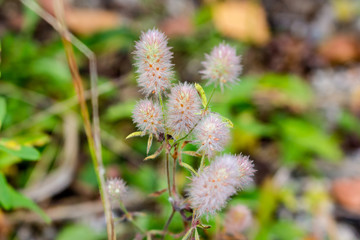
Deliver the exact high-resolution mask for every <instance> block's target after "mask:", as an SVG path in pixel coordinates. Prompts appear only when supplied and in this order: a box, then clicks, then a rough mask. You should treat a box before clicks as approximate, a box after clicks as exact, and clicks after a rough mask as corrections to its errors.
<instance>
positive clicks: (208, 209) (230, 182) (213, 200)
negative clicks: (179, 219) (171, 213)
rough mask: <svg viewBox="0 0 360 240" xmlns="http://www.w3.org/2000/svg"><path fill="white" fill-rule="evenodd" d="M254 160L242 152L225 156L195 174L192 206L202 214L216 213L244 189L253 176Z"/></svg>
mask: <svg viewBox="0 0 360 240" xmlns="http://www.w3.org/2000/svg"><path fill="white" fill-rule="evenodd" d="M254 172H255V170H254V168H253V164H252V162H251V161H250V160H249V158H248V157H244V156H242V155H238V156H236V155H229V154H226V155H223V156H219V157H216V158H215V160H214V161H213V162H212V163H211V164H210V166H208V167H206V168H205V169H204V170H203V171H202V172H201V173H200V174H199V175H198V176H194V177H193V179H192V182H191V183H190V187H189V189H188V191H187V192H188V197H189V201H190V204H191V207H192V208H193V209H194V210H195V211H196V212H197V214H198V215H199V216H202V215H207V216H209V215H213V214H215V213H216V212H217V211H219V210H221V209H222V208H223V207H224V206H225V205H226V203H227V201H228V199H229V198H230V197H231V196H232V195H234V194H235V193H236V192H237V191H238V190H240V189H242V188H244V187H245V186H246V185H247V184H248V183H249V182H250V181H251V177H252V176H253V175H254Z"/></svg>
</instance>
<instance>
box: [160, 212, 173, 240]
mask: <svg viewBox="0 0 360 240" xmlns="http://www.w3.org/2000/svg"><path fill="white" fill-rule="evenodd" d="M175 212H176V211H175V209H174V208H173V209H172V212H171V214H170V217H169V218H168V220H167V221H166V224H165V227H164V236H163V239H164V238H165V236H166V233H167V231H168V228H169V225H170V223H171V220H172V218H173V217H174V215H175Z"/></svg>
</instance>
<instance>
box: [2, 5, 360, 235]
mask: <svg viewBox="0 0 360 240" xmlns="http://www.w3.org/2000/svg"><path fill="white" fill-rule="evenodd" d="M24 2H28V3H29V2H34V1H32V0H30V1H26V0H24ZM35 2H36V1H35ZM54 2H55V1H53V0H39V1H37V3H38V4H39V6H41V8H43V9H45V10H46V11H47V12H48V13H49V14H50V15H54V13H55V10H56V9H55V10H54ZM64 19H65V22H66V24H67V26H68V28H69V29H70V30H71V31H72V32H73V33H74V34H75V35H76V36H77V37H79V39H80V40H81V41H82V42H83V43H84V44H85V45H86V46H88V47H89V48H90V49H91V50H92V51H94V53H95V54H96V57H97V69H98V73H99V85H98V90H99V108H100V120H101V139H102V141H103V146H102V150H103V159H104V164H105V167H106V174H107V176H108V177H122V178H123V179H124V180H125V181H126V182H127V183H128V186H129V189H130V190H129V194H128V195H127V197H126V205H127V206H128V208H129V209H130V210H131V211H135V212H137V215H138V217H137V218H136V219H137V222H138V223H139V225H141V226H142V227H144V228H146V229H162V228H163V226H164V223H165V221H166V219H167V218H168V216H169V214H170V213H171V207H170V205H169V203H168V200H167V196H166V194H162V195H160V196H158V197H154V196H153V195H151V194H152V193H154V192H156V191H159V190H161V189H163V188H165V187H166V179H165V175H164V168H163V162H162V161H163V159H162V158H157V159H155V160H151V161H147V162H144V161H143V159H144V158H145V157H146V141H147V139H146V138H135V139H130V140H125V137H126V136H127V135H128V134H129V133H131V132H134V131H136V130H135V127H134V125H133V123H132V120H131V112H132V108H133V106H134V104H135V102H136V101H137V100H138V99H139V98H141V97H142V96H141V94H140V93H139V92H138V88H137V85H136V76H135V74H134V68H133V66H132V64H133V59H132V54H131V52H132V51H133V50H134V41H136V40H137V39H138V38H139V36H140V33H141V31H144V30H147V29H151V28H154V27H156V28H159V29H160V30H161V31H164V32H165V33H166V34H167V35H168V36H169V38H170V39H169V45H170V46H171V47H172V51H173V52H174V60H173V62H174V63H175V70H176V79H177V80H179V81H188V82H198V83H202V81H201V79H200V75H199V73H198V72H199V70H200V69H201V61H202V60H204V54H205V53H209V52H210V51H211V49H212V48H213V47H214V46H215V45H217V44H219V43H221V42H222V41H226V42H228V43H229V44H230V45H232V46H234V47H235V48H236V49H237V51H238V53H240V54H241V55H242V63H243V66H244V73H243V74H242V76H241V80H242V81H241V82H240V83H239V84H237V85H235V86H231V87H230V88H227V89H225V91H224V93H221V92H220V91H218V92H216V93H215V95H214V98H213V102H212V105H211V109H212V110H213V111H217V112H219V113H220V114H222V115H223V116H225V117H227V118H229V119H231V121H232V122H233V123H234V128H233V129H232V138H233V141H232V142H231V144H229V146H228V148H227V149H226V151H227V152H232V153H240V152H242V153H244V154H248V155H250V157H251V159H253V160H254V163H255V168H256V169H257V172H256V177H255V182H254V184H253V185H252V186H251V187H250V188H249V189H246V190H245V191H242V192H241V193H240V194H238V195H237V196H236V197H233V198H232V200H231V201H230V202H229V205H228V207H227V208H226V209H225V210H224V211H222V212H221V213H220V214H219V215H218V216H217V217H214V218H212V219H209V224H210V225H212V226H213V227H212V228H210V229H208V230H206V231H201V232H200V234H201V238H203V239H259V240H262V239H273V240H292V239H294V240H295V239H303V240H305V239H306V240H320V239H331V240H333V239H341V240H358V239H360V119H359V117H360V64H359V60H360V41H359V40H360V1H358V0H302V1H297V0H262V1H261V0H243V1H240V0H239V1H235V0H233V1H216V0H202V1H201V0H182V1H180V0H71V1H65V11H64ZM0 36H1V55H2V59H1V80H0V96H1V98H0V127H1V130H0V207H1V208H0V239H1V240H3V239H18V240H30V239H36V240H37V239H39V240H45V239H56V240H72V239H74V240H77V239H87V240H101V239H106V228H105V220H104V217H103V208H102V205H101V202H100V199H99V194H98V188H97V181H96V177H95V173H94V170H93V166H92V163H91V158H90V154H89V148H88V145H87V139H86V136H85V133H84V126H83V122H82V119H81V116H80V113H79V112H80V111H79V107H78V101H77V97H76V93H75V90H74V86H73V83H72V78H71V74H70V71H69V68H68V65H67V61H66V56H65V51H64V46H63V44H62V41H61V37H60V35H59V33H57V32H56V31H55V30H54V29H53V28H52V27H51V26H50V25H49V24H48V23H46V22H45V21H44V20H43V19H42V18H41V17H39V16H38V15H37V14H35V13H34V12H33V11H31V10H30V9H29V8H27V7H26V6H24V5H23V4H22V2H21V1H19V0H0ZM75 56H76V60H77V63H78V65H79V69H80V73H81V74H82V77H83V79H84V85H85V88H86V89H89V87H90V82H89V60H88V59H87V58H86V57H85V56H84V54H82V53H81V52H79V51H77V50H75ZM209 90H211V89H209V88H205V91H206V92H207V93H209ZM85 97H86V98H87V99H89V98H90V93H89V91H86V93H85ZM89 106H90V105H89ZM157 144H158V143H157ZM190 148H191V147H190ZM153 149H156V148H153ZM190 150H191V149H190ZM183 161H185V162H187V163H189V164H192V165H193V166H197V165H198V164H199V163H198V162H197V161H198V160H197V159H195V158H192V157H189V156H188V157H185V156H184V159H183ZM186 176H189V174H188V172H186V171H184V170H183V169H181V170H178V172H177V176H176V177H177V179H178V183H179V185H180V189H184V187H185V186H186V183H187V181H188V180H187V179H186ZM9 196H11V197H9ZM41 209H42V210H41ZM29 210H31V211H29ZM118 214H119V216H120V217H121V213H118ZM47 216H48V217H50V218H51V219H52V223H51V224H46V223H45V221H46V220H47ZM116 228H117V231H118V239H133V237H134V229H133V228H132V227H131V226H130V225H128V223H126V222H122V221H121V220H119V221H117V222H116ZM169 229H170V231H172V232H174V233H180V232H181V231H182V230H183V225H182V221H181V217H180V216H178V214H177V215H176V216H175V218H174V220H173V222H172V223H171V225H170V228H169ZM174 238H175V237H167V238H166V239H174Z"/></svg>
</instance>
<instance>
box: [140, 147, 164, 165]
mask: <svg viewBox="0 0 360 240" xmlns="http://www.w3.org/2000/svg"><path fill="white" fill-rule="evenodd" d="M163 148H164V144H162V145H161V146H160V147H159V148H158V150H156V152H155V153H153V154H151V155H150V156H147V157H146V158H145V159H144V161H146V160H150V159H154V158H156V157H157V156H159V155H160V153H161V152H162V149H163Z"/></svg>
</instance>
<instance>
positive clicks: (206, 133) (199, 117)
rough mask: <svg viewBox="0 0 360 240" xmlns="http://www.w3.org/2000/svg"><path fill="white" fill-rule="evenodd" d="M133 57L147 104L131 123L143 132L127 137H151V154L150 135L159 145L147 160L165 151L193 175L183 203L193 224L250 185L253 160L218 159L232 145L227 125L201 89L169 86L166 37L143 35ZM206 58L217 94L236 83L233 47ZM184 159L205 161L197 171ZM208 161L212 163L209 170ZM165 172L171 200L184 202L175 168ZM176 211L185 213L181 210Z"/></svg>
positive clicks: (139, 108)
mask: <svg viewBox="0 0 360 240" xmlns="http://www.w3.org/2000/svg"><path fill="white" fill-rule="evenodd" d="M134 53H135V66H136V67H137V70H136V71H137V74H138V79H137V81H138V84H139V86H140V88H141V91H142V92H143V93H144V94H145V96H146V97H147V99H144V100H140V101H139V102H138V103H137V104H136V106H135V108H134V111H133V121H134V123H135V124H136V126H137V128H138V129H139V130H140V132H135V133H133V134H131V135H129V136H139V135H140V136H144V135H146V134H148V135H150V136H149V141H148V150H149V149H150V148H149V146H151V142H152V139H153V138H152V136H153V135H154V136H156V137H157V139H158V141H160V142H161V146H160V147H159V149H158V150H157V151H156V152H155V153H154V154H152V155H150V156H148V157H147V158H155V157H157V156H159V155H160V153H161V152H162V151H163V150H164V149H166V150H165V154H167V155H166V156H167V158H166V159H167V161H168V160H169V159H170V155H171V157H172V158H174V163H175V164H177V163H179V165H181V166H183V167H185V168H186V169H188V170H190V171H191V172H192V173H193V174H194V175H193V177H192V179H191V182H190V183H189V186H188V188H187V190H186V192H187V197H188V198H187V199H186V200H184V201H183V202H186V203H187V204H188V203H189V204H190V206H191V207H192V208H193V210H194V214H195V216H194V217H195V219H198V217H200V216H202V215H207V216H209V215H212V214H214V213H216V212H217V211H219V210H221V209H222V208H223V207H224V206H225V205H226V203H227V201H228V199H229V198H230V197H231V196H232V195H234V194H236V193H237V191H239V190H241V189H243V188H244V187H245V186H246V185H248V184H249V183H250V182H251V181H252V177H253V175H254V171H255V170H254V166H253V164H252V161H250V160H249V157H247V156H243V155H230V154H224V155H217V154H219V153H220V152H221V151H223V150H224V148H225V147H226V144H227V143H228V142H229V140H230V129H229V121H228V120H224V117H222V116H220V115H219V114H217V113H214V112H212V111H211V110H210V109H209V103H210V101H211V98H212V95H211V96H210V98H209V99H207V97H206V96H205V92H204V90H203V89H202V88H201V86H200V85H198V84H195V85H194V84H191V83H187V82H185V83H179V84H171V82H170V79H171V78H172V75H173V70H172V64H171V58H172V53H171V52H170V48H169V47H168V46H167V37H166V36H165V35H164V34H163V33H161V32H159V31H158V30H156V29H153V30H149V31H147V32H145V33H143V34H142V35H141V37H140V40H139V41H138V42H136V45H135V52H134ZM205 58H206V60H205V61H204V62H203V67H204V69H203V70H202V71H201V72H200V73H201V74H202V78H203V79H207V80H208V84H209V83H214V85H215V86H214V90H215V88H216V87H217V86H220V88H221V89H223V86H224V84H229V83H234V82H236V81H238V77H239V74H240V72H241V70H242V67H241V65H240V56H238V55H236V51H235V49H234V48H232V47H230V46H229V45H227V44H223V43H222V44H220V45H219V46H217V47H215V48H214V49H213V50H212V52H211V53H210V55H206V56H205ZM160 136H163V137H160ZM188 143H191V144H194V145H197V146H198V148H197V151H196V152H192V151H183V150H182V149H183V147H184V146H186V144H188ZM180 146H181V147H180ZM164 147H165V148H164ZM173 148H175V150H173ZM181 154H190V155H193V156H201V164H200V167H199V169H198V170H197V172H196V171H195V170H194V169H193V168H192V167H191V166H190V165H188V164H185V163H183V162H181V161H180V157H181ZM205 159H207V160H208V161H209V162H210V164H209V165H208V166H205V165H206V164H205V162H206V161H205ZM166 171H167V181H168V192H169V195H171V194H175V196H174V198H171V199H182V198H181V197H179V195H177V192H176V186H172V187H171V180H170V179H171V174H172V175H173V176H175V174H176V165H174V168H172V171H173V172H172V173H170V171H171V170H170V167H169V166H168V162H167V164H166ZM173 179H175V178H173ZM173 181H174V180H173ZM170 189H172V190H170ZM173 207H174V209H177V211H180V210H181V207H179V206H173ZM179 209H180V210H179Z"/></svg>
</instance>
